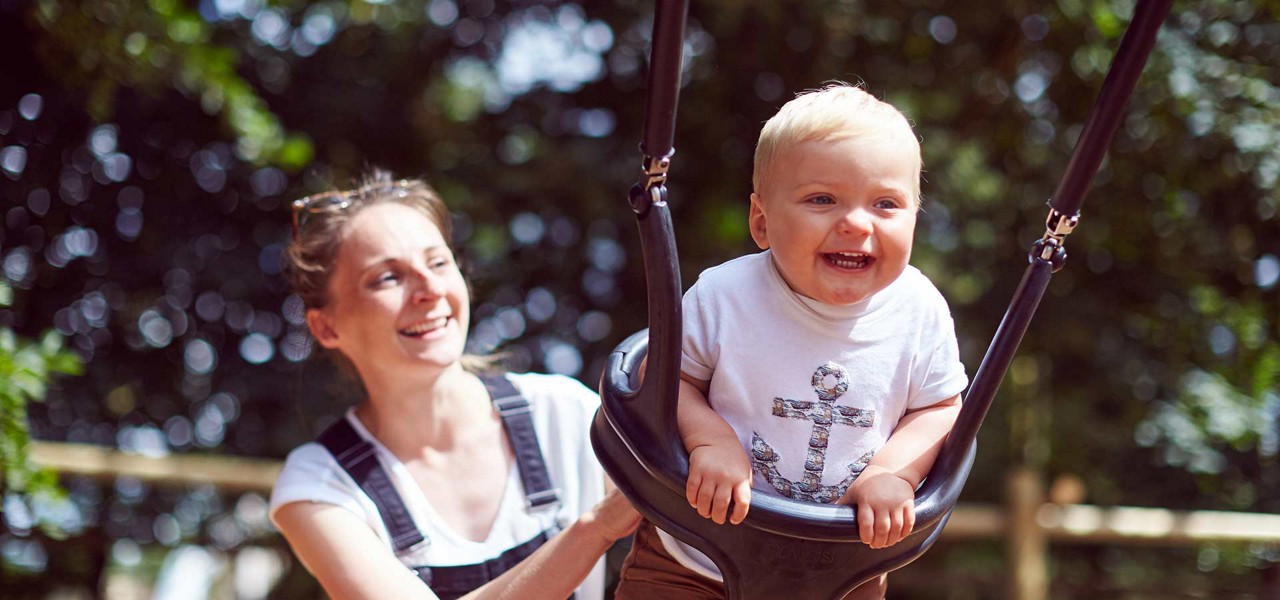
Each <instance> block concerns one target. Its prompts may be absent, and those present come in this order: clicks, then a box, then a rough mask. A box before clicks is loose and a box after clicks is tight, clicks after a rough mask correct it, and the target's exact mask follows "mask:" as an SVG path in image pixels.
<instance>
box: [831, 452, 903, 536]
mask: <svg viewBox="0 0 1280 600" xmlns="http://www.w3.org/2000/svg"><path fill="white" fill-rule="evenodd" d="M915 500H916V494H915V488H914V487H912V485H911V483H910V482H908V481H907V480H905V479H903V478H901V477H898V476H897V475H896V474H894V473H893V472H892V471H889V470H887V469H884V468H882V467H877V466H875V465H872V466H869V467H867V468H866V470H864V471H863V472H862V474H861V475H859V476H858V478H857V479H855V480H854V482H853V485H851V486H849V490H848V491H846V492H845V494H844V497H843V498H841V499H840V501H839V502H838V504H851V505H854V506H857V507H858V535H859V537H861V538H862V542H863V543H864V544H866V545H868V546H871V547H872V548H887V547H889V546H892V545H894V544H896V543H898V542H900V541H902V538H905V537H907V536H908V535H910V534H911V530H912V529H914V528H915V525H916V504H915Z"/></svg>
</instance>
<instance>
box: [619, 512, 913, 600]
mask: <svg viewBox="0 0 1280 600" xmlns="http://www.w3.org/2000/svg"><path fill="white" fill-rule="evenodd" d="M887 581H888V577H887V576H885V575H881V576H880V577H879V579H873V580H871V581H868V582H867V583H864V584H862V585H860V586H858V588H857V589H855V590H853V591H852V592H849V594H848V595H846V596H845V597H844V600H883V599H884V594H885V588H886V587H887ZM654 599H659V600H724V584H723V583H720V582H719V581H715V580H713V579H707V578H706V577H703V576H701V575H698V574H697V573H694V572H693V571H690V570H689V569H687V568H685V567H684V565H681V564H680V563H679V562H676V559H675V558H672V556H671V555H670V554H669V553H667V549H666V548H664V547H663V546H662V539H661V538H659V537H658V530H657V529H656V528H654V526H653V524H651V523H649V522H648V521H644V522H642V523H641V524H640V529H639V530H638V531H636V538H635V543H633V544H632V545H631V553H630V554H628V555H627V558H626V560H625V561H623V563H622V573H621V575H620V576H619V583H618V589H617V591H616V592H615V593H614V600H654ZM797 600H801V599H797ZM804 600H809V599H804ZM813 600H819V599H813Z"/></svg>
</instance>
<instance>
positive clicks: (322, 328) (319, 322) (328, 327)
mask: <svg viewBox="0 0 1280 600" xmlns="http://www.w3.org/2000/svg"><path fill="white" fill-rule="evenodd" d="M307 327H308V328H309V329H311V336H312V337H314V338H316V341H317V342H320V345H321V346H324V347H325V348H328V349H330V350H332V349H334V348H336V347H337V346H338V331H337V330H336V329H334V328H333V322H332V321H331V320H330V319H329V314H328V313H326V312H325V311H324V310H322V309H319V308H308V309H307Z"/></svg>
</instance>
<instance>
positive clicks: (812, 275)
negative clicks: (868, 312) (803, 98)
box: [750, 130, 920, 304]
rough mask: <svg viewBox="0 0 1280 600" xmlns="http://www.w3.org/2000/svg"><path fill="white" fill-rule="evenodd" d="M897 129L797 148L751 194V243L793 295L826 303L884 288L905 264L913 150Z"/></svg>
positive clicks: (912, 218) (915, 173) (914, 205)
mask: <svg viewBox="0 0 1280 600" xmlns="http://www.w3.org/2000/svg"><path fill="white" fill-rule="evenodd" d="M909 135H910V133H909V132H898V131H896V130H890V131H883V132H877V133H874V134H869V135H866V136H859V137H847V138H841V139H835V140H815V141H807V142H801V143H799V144H795V145H793V146H790V147H787V148H783V149H782V150H781V151H780V152H779V153H778V154H777V156H776V157H775V160H774V162H773V165H772V167H771V168H770V170H769V175H768V176H767V177H765V178H764V180H763V182H762V185H761V189H759V190H757V193H755V194H752V195H751V216H750V225H751V237H752V238H754V239H755V241H756V244H758V245H759V246H760V247H761V248H767V249H772V251H773V256H774V260H775V261H776V262H777V264H778V270H779V271H781V273H782V277H783V279H785V280H786V281H787V284H788V285H790V286H791V289H793V290H795V291H796V292H799V293H801V294H804V295H805V296H808V297H810V298H813V299H814V300H818V301H820V302H825V303H827V304H852V303H854V302H859V301H861V300H863V299H865V298H867V297H869V296H871V295H872V294H874V293H876V292H878V291H880V290H883V289H884V288H886V287H888V286H889V284H891V283H893V282H894V280H896V279H897V278H898V276H899V275H901V274H902V271H903V269H905V268H906V266H907V261H908V260H910V258H911V242H912V236H913V235H914V233H915V226H916V211H917V209H918V201H919V200H918V198H917V197H916V193H915V190H916V189H917V188H916V183H917V181H918V178H919V176H920V173H919V170H918V168H919V164H920V163H919V160H920V159H919V146H918V145H917V144H916V143H915V140H914V139H913V138H910V137H908V136H909Z"/></svg>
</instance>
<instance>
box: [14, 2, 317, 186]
mask: <svg viewBox="0 0 1280 600" xmlns="http://www.w3.org/2000/svg"><path fill="white" fill-rule="evenodd" d="M30 17H31V20H32V21H33V22H34V23H35V24H36V25H37V26H38V27H40V28H42V29H44V30H45V31H46V33H47V37H46V38H44V39H43V40H42V41H43V43H42V45H41V47H40V49H39V51H40V52H41V53H43V54H44V55H45V60H46V61H49V62H51V63H53V64H59V65H61V66H62V68H59V69H55V70H53V71H52V72H53V73H54V74H56V75H57V76H59V77H61V78H62V79H63V84H64V85H66V86H68V87H70V88H80V89H84V90H87V91H88V92H89V100H88V103H87V105H88V106H87V108H88V109H89V113H90V114H91V115H92V116H93V117H94V118H95V119H96V120H98V121H110V120H112V118H113V117H114V115H115V114H116V106H115V103H116V100H117V97H118V95H119V93H120V92H121V91H123V90H125V89H136V90H139V91H146V92H149V93H152V94H156V93H160V92H161V91H162V90H166V89H170V88H172V89H175V90H177V91H179V92H181V93H182V94H184V95H185V96H187V97H188V98H191V99H193V100H195V101H197V102H198V103H199V105H200V106H201V107H202V108H203V109H204V111H205V112H206V113H207V114H210V115H216V116H218V117H219V118H220V119H221V120H222V122H223V123H224V124H225V125H226V126H227V127H228V128H229V129H230V130H231V132H232V134H233V135H234V136H235V139H236V152H237V155H238V156H239V157H240V158H241V159H242V160H245V161H247V162H249V163H253V164H273V165H276V166H279V167H282V168H285V169H287V170H290V171H296V170H298V169H301V168H302V167H305V166H306V165H308V164H309V163H310V162H311V160H312V157H313V156H314V150H313V148H312V146H311V142H310V140H309V139H308V138H307V136H305V135H301V134H296V133H287V132H286V131H285V128H284V126H283V125H282V124H281V122H280V118H279V117H278V116H277V115H276V114H275V113H274V112H272V111H271V109H270V107H269V106H268V105H267V102H266V101H265V100H264V99H263V97H262V94H261V93H260V92H259V90H258V89H257V88H255V87H254V86H253V85H252V84H250V83H249V82H248V81H246V80H245V78H244V77H242V76H241V75H240V73H239V72H238V71H237V69H238V67H239V66H240V53H239V52H238V51H237V50H236V49H234V48H231V47H228V46H225V45H221V44H219V43H217V42H216V41H214V34H215V33H216V31H215V26H214V24H212V23H209V22H208V21H206V20H205V19H204V18H202V17H201V15H200V14H199V13H198V12H196V11H195V10H193V9H191V8H189V7H188V6H187V5H185V4H184V3H181V2H175V1H172V0H151V1H150V2H146V3H142V2H117V1H113V0H93V1H91V2H76V3H66V2H62V1H61V0H40V1H39V2H38V3H37V4H36V8H35V10H33V11H32V12H31V15H30Z"/></svg>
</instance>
